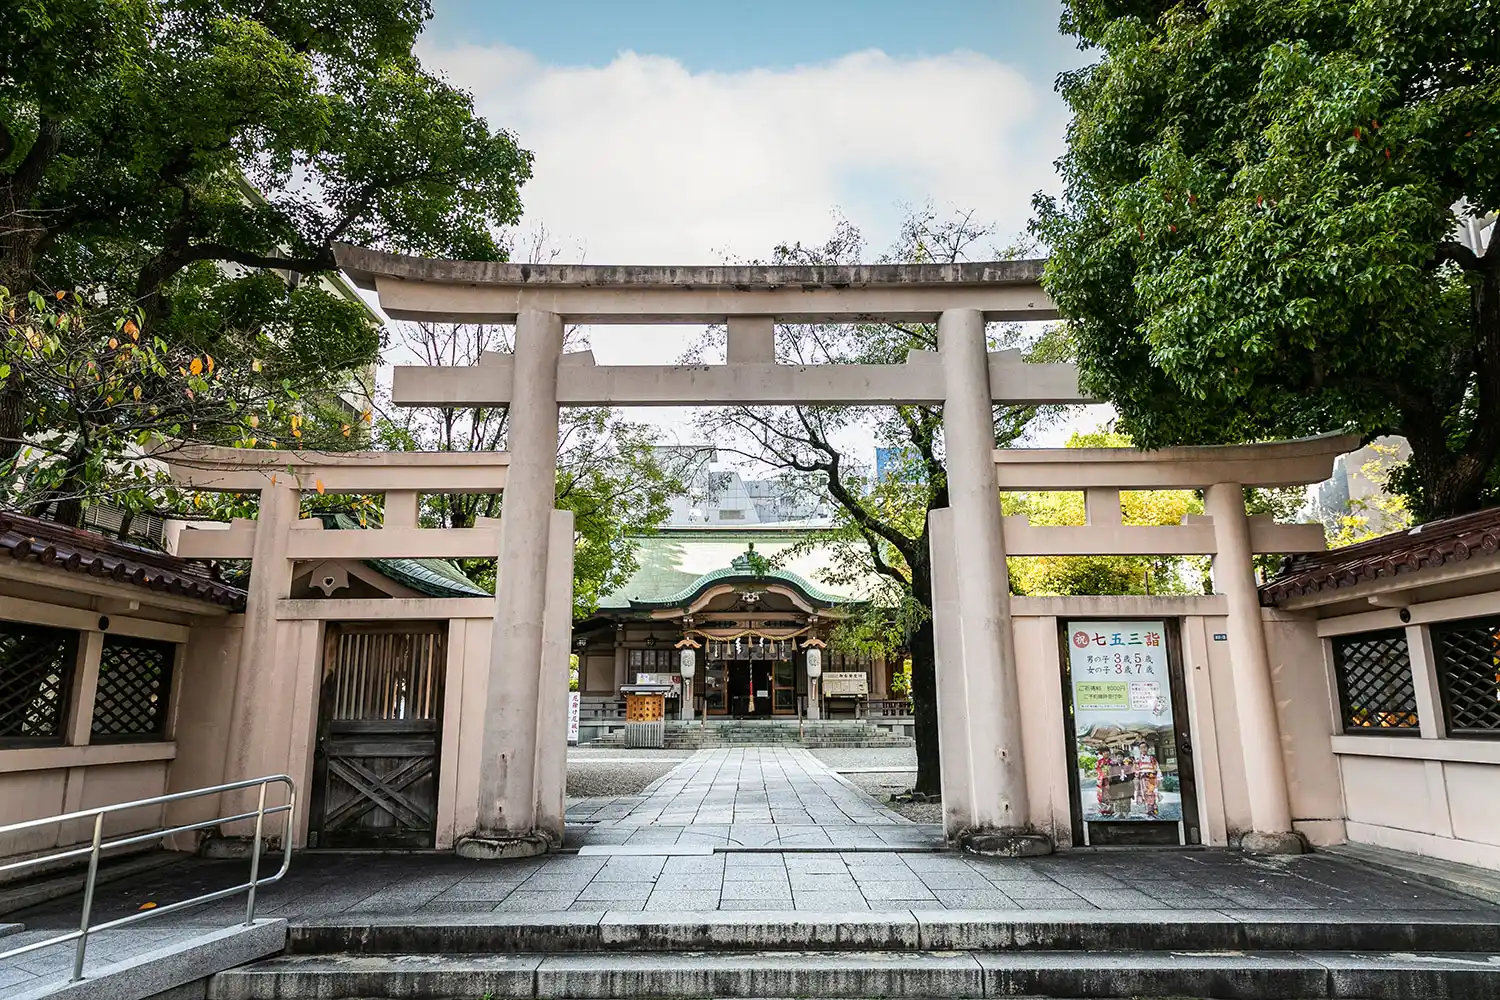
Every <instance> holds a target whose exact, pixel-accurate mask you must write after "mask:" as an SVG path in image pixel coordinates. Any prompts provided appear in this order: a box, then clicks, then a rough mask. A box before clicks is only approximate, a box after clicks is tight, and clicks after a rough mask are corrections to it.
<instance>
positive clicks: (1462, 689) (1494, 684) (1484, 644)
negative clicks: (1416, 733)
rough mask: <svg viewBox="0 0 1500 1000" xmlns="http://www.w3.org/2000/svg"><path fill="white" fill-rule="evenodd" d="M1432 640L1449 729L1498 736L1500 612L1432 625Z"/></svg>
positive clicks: (1461, 733)
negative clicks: (1492, 616) (1499, 615)
mask: <svg viewBox="0 0 1500 1000" xmlns="http://www.w3.org/2000/svg"><path fill="white" fill-rule="evenodd" d="M1432 646H1433V655H1434V656H1435V657H1436V659H1437V673H1438V688H1439V690H1440V692H1441V694H1442V697H1443V719H1444V721H1445V722H1446V723H1447V729H1448V735H1449V736H1488V737H1491V738H1500V618H1472V619H1469V620H1467V621H1461V622H1448V623H1446V624H1443V625H1441V626H1435V627H1434V628H1433V630H1432Z"/></svg>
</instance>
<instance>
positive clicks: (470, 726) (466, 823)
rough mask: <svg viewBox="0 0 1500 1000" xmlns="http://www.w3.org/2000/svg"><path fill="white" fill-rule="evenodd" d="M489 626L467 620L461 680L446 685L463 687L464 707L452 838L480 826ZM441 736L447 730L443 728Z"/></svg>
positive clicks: (461, 710)
mask: <svg viewBox="0 0 1500 1000" xmlns="http://www.w3.org/2000/svg"><path fill="white" fill-rule="evenodd" d="M490 634H491V629H490V623H489V620H488V619H483V620H480V619H473V620H470V622H469V623H468V625H467V627H466V628H465V629H464V660H463V663H464V668H463V677H462V679H461V680H460V679H456V678H447V679H445V683H449V684H453V683H461V684H462V685H463V706H462V708H461V709H460V719H459V730H458V764H457V767H458V787H459V788H461V789H465V791H463V792H460V793H458V794H457V796H456V797H455V799H454V802H453V829H454V838H455V840H456V839H457V838H460V837H463V836H464V835H466V834H468V833H471V832H472V831H473V830H474V828H475V826H476V825H477V824H478V822H479V798H478V791H477V790H478V788H479V770H480V768H481V766H482V764H483V762H482V758H481V749H482V748H481V739H482V737H483V734H484V705H485V698H486V697H487V693H488V691H489V665H490ZM443 728H444V736H445V737H446V735H447V730H448V727H447V725H446V724H445V725H444V727H443Z"/></svg>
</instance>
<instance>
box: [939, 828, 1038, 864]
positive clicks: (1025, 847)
mask: <svg viewBox="0 0 1500 1000" xmlns="http://www.w3.org/2000/svg"><path fill="white" fill-rule="evenodd" d="M959 846H960V847H962V848H963V849H964V851H966V852H967V853H969V854H983V855H985V856H986V857H991V858H1039V857H1041V856H1042V855H1044V854H1051V853H1052V841H1051V840H1050V839H1049V838H1047V837H1044V836H1043V835H1041V834H1040V833H1032V832H1031V831H1029V830H983V831H974V832H972V833H966V834H964V835H963V836H962V837H960V838H959Z"/></svg>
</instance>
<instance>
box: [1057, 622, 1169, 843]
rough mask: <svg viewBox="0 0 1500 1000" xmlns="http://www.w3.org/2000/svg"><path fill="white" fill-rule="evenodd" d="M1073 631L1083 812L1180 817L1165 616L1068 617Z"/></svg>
mask: <svg viewBox="0 0 1500 1000" xmlns="http://www.w3.org/2000/svg"><path fill="white" fill-rule="evenodd" d="M1067 638H1068V672H1069V675H1070V679H1071V683H1072V688H1073V731H1074V735H1075V746H1074V762H1075V766H1076V767H1077V769H1078V771H1077V773H1078V789H1079V798H1080V800H1081V801H1082V803H1083V818H1084V820H1085V821H1086V822H1091V823H1099V822H1130V821H1137V822H1139V821H1163V822H1176V821H1177V820H1180V819H1182V795H1181V793H1180V790H1179V784H1178V776H1177V734H1176V732H1175V731H1174V730H1173V726H1172V685H1171V682H1170V678H1169V676H1168V673H1167V646H1166V623H1165V622H1161V621H1070V622H1068V623H1067Z"/></svg>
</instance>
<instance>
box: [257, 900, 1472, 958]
mask: <svg viewBox="0 0 1500 1000" xmlns="http://www.w3.org/2000/svg"><path fill="white" fill-rule="evenodd" d="M288 933H289V937H288V940H287V948H288V950H289V951H290V952H292V953H295V954H344V953H359V954H408V955H411V954H445V953H446V954H469V953H501V952H505V953H521V952H628V951H658V952H660V951H713V950H723V949H726V948H733V949H739V950H742V951H746V950H753V951H796V952H805V951H879V952H895V951H913V952H915V951H932V952H957V951H976V952H977V951H996V952H998V951H1172V952H1208V951H1214V952H1230V951H1233V952H1260V951H1371V952H1476V953H1486V952H1489V951H1500V914H1491V913H1483V912H1476V911H1473V910H1429V911H1410V912H1406V913H1391V912H1368V913H1351V912H1340V913H1339V915H1338V919H1337V920H1330V919H1328V918H1327V917H1326V916H1325V915H1323V914H1320V913H1316V912H1309V911H1306V910H1300V911H1292V910H1278V911H1244V912H1242V913H1239V914H1233V913H1225V912H1221V911H1218V910H1187V909H1182V910H1170V911H1135V912H1131V911H1099V910H1089V911H1079V910H1031V911H1026V912H1025V913H1024V914H1014V913H1009V914H1008V913H1005V912H1003V911H995V910H972V911H965V910H935V911H923V910H894V911H888V912H873V913H872V912H864V913H852V912H851V913H837V914H833V913H827V914H818V913H813V912H810V911H746V912H741V911H717V912H700V913H683V914H653V913H644V912H643V913H632V912H625V911H612V912H608V913H600V912H594V913H583V912H578V913H538V914H504V913H463V914H438V915H433V916H431V917H418V916H413V915H410V914H404V915H403V914H392V915H388V916H386V915H381V916H375V915H372V916H361V917H325V918H321V919H315V920H308V921H303V922H299V923H297V924H294V925H293V926H292V927H291V928H290V930H289V932H288Z"/></svg>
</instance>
